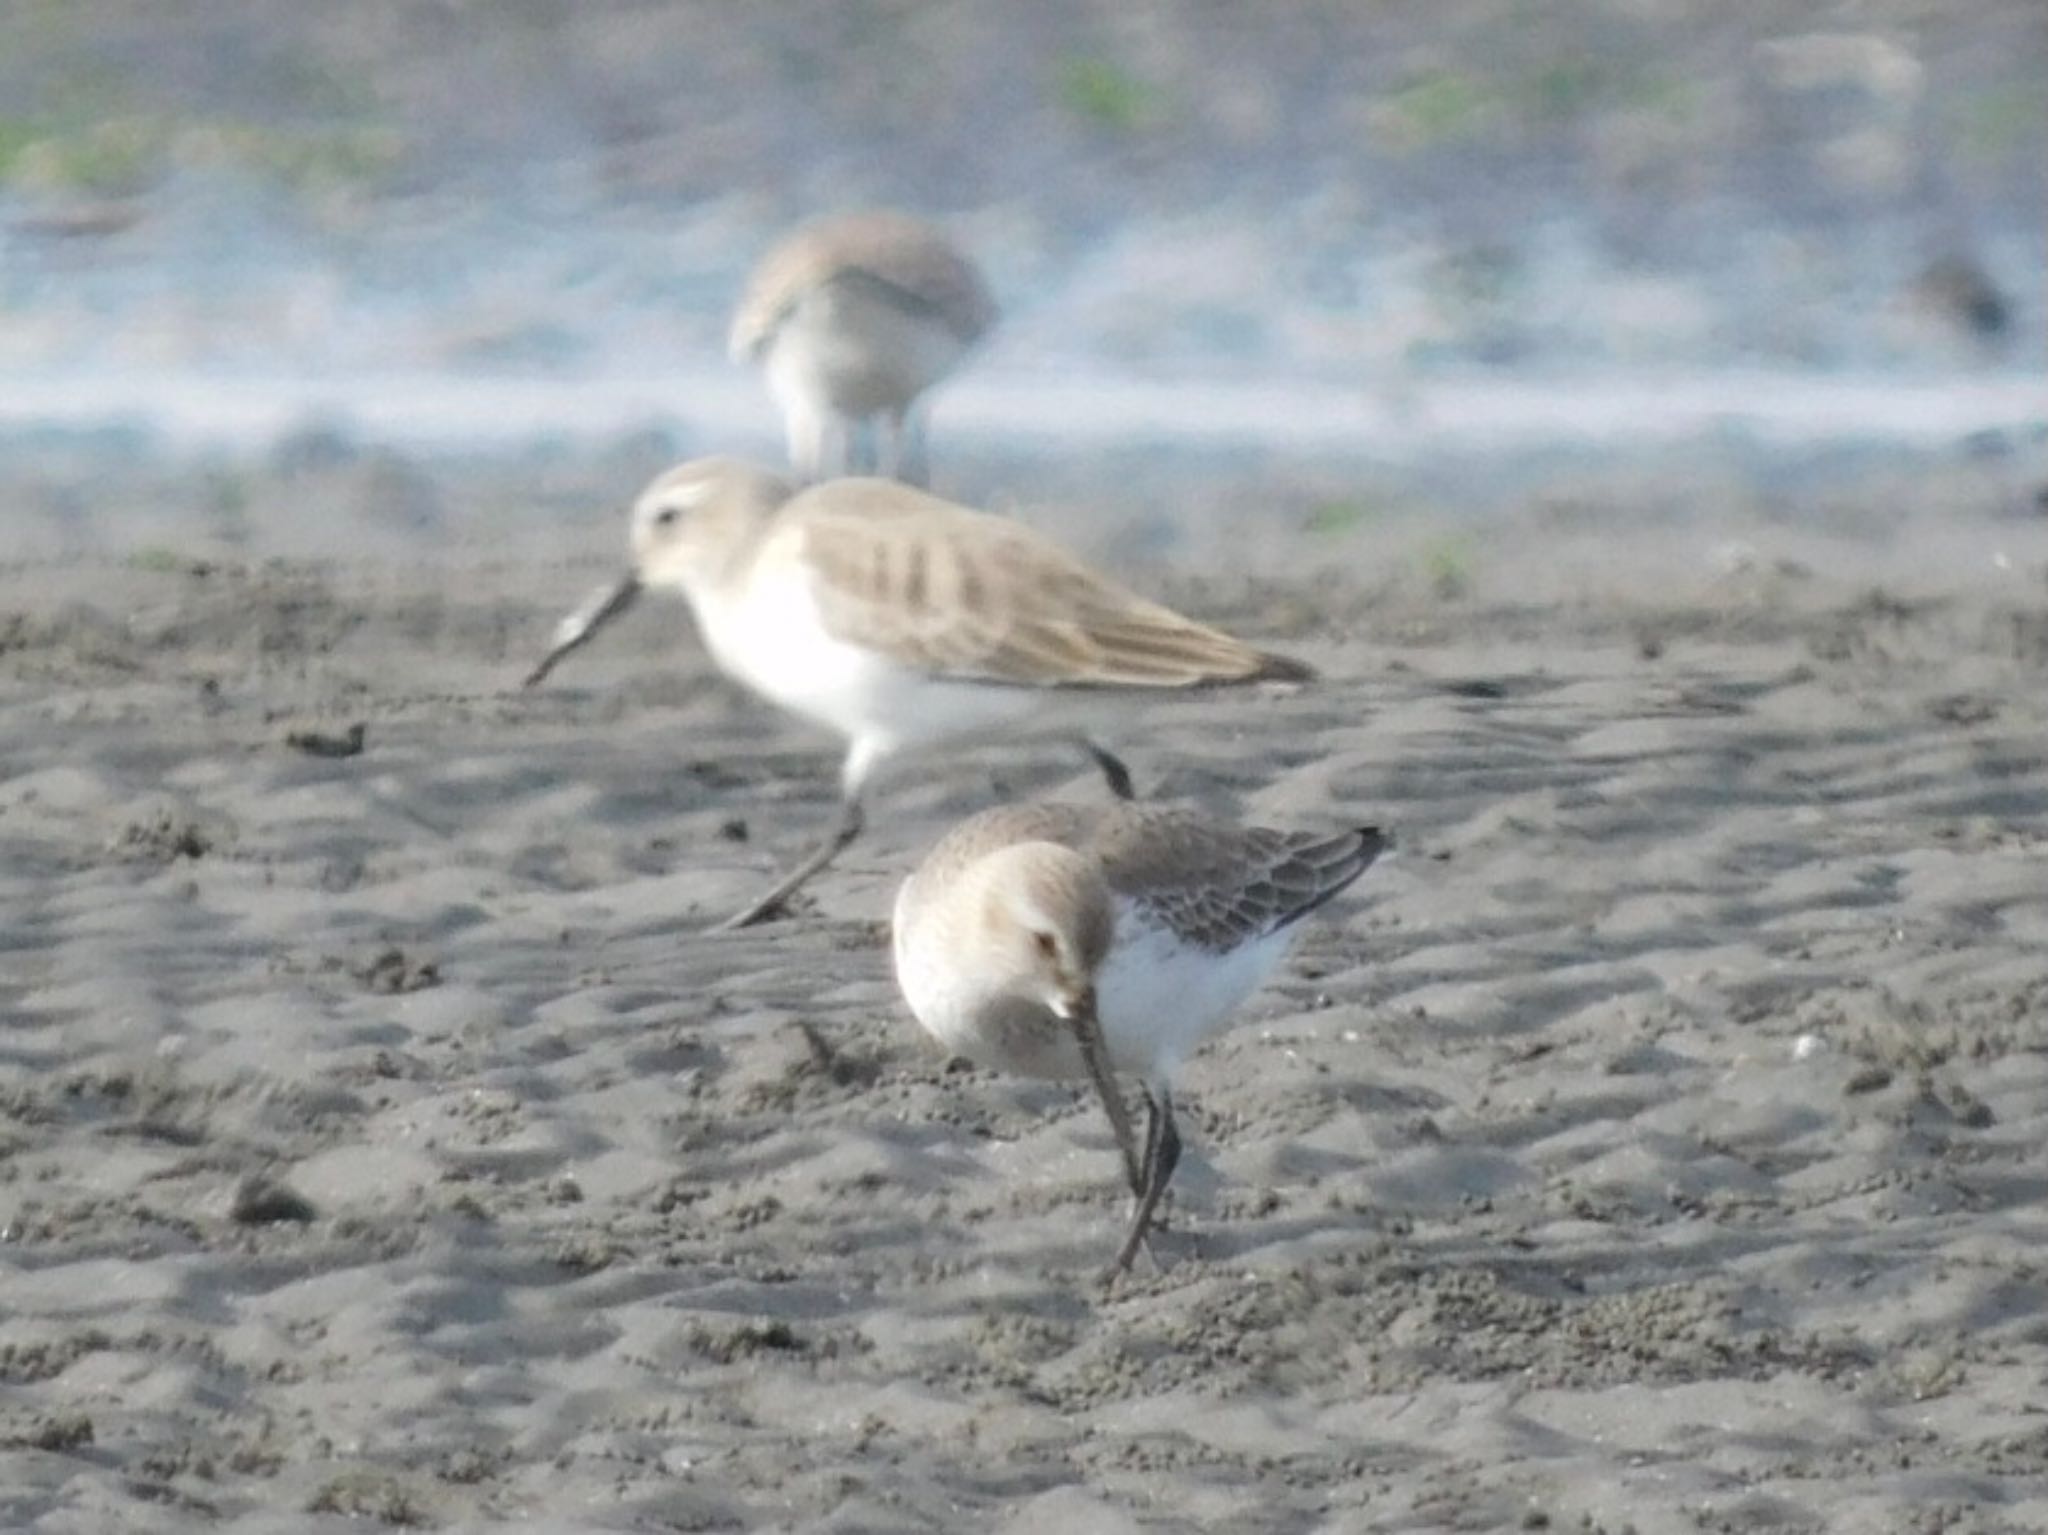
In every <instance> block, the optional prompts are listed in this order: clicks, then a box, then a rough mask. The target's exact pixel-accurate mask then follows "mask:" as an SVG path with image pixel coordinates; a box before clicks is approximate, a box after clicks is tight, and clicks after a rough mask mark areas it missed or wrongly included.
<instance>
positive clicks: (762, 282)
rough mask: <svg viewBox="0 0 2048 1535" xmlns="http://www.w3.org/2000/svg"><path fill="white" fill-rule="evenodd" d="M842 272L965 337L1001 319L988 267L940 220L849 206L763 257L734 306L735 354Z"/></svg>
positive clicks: (760, 342) (759, 343)
mask: <svg viewBox="0 0 2048 1535" xmlns="http://www.w3.org/2000/svg"><path fill="white" fill-rule="evenodd" d="M842 278H851V279H853V280H855V281H861V282H868V283H873V284H875V285H876V286H877V287H878V288H880V289H884V290H886V291H887V294H888V296H889V298H890V299H891V301H892V302H895V303H897V304H899V305H901V306H902V307H904V308H906V309H909V310H913V311H915V312H917V313H919V314H923V315H928V316H929V317H930V318H931V319H933V320H934V321H936V322H937V323H938V324H940V325H942V326H944V327H945V328H946V329H947V330H948V331H950V332H951V333H952V334H953V335H954V336H955V337H956V338H957V339H958V340H959V341H961V342H962V343H963V344H971V343H973V342H975V341H978V340H980V339H981V337H982V336H984V335H986V334H987V333H988V330H989V328H990V327H991V326H993V325H994V324H995V322H996V318H997V310H996V302H995V299H994V298H993V297H992V296H990V294H989V291H988V284H987V283H986V282H984V281H983V280H982V276H981V273H980V271H979V270H978V269H977V268H976V267H975V265H974V263H973V262H971V261H969V260H968V259H967V258H966V257H965V256H963V255H962V254H961V253H960V252H959V250H958V249H957V248H956V247H955V246H954V245H953V243H952V241H950V240H948V239H947V238H946V237H945V235H944V234H943V233H941V232H940V231H939V230H938V229H936V228H935V227H934V226H932V225H930V224H928V223H926V222H925V221H924V220H923V219H917V218H912V217H910V216H909V215H907V214H902V213H891V212H887V211H882V210H875V211H871V212H861V213H842V214H837V215H834V216H831V217H827V218H821V219H817V220H814V221H813V222H811V223H809V224H806V225H804V226H803V227H802V228H800V229H798V230H796V231H795V232H794V233H793V234H791V235H789V236H788V237H787V238H786V239H784V240H783V241H782V242H781V243H780V244H778V245H776V246H775V247H774V248H773V249H771V250H770V251H769V252H768V254H767V255H765V256H763V257H762V258H761V260H760V262H759V263H758V264H757V265H756V266H755V268H754V270H753V272H752V274H751V275H750V276H749V277H748V279H747V286H746V290H745V291H744V292H743V293H742V294H741V296H740V301H739V304H738V307H737V308H735V309H734V311H733V317H732V333H731V349H732V355H733V357H734V358H735V359H736V360H740V361H745V360H747V359H749V358H755V357H758V356H759V355H760V353H761V349H762V348H763V347H764V346H766V345H767V343H768V341H769V339H770V338H771V337H772V336H773V335H774V333H775V329H776V327H777V326H778V325H780V324H781V323H782V322H783V321H784V320H785V319H786V318H788V316H789V312H790V310H791V309H792V308H794V307H795V305H796V303H797V301H798V300H799V299H800V298H801V297H802V296H803V294H804V293H805V292H806V291H807V290H809V289H811V288H815V287H819V286H821V285H822V284H825V283H828V282H832V281H834V280H835V279H842Z"/></svg>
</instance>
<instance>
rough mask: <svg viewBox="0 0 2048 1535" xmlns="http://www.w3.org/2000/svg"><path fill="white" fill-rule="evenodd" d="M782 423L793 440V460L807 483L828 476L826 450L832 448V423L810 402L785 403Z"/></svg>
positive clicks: (791, 445) (791, 449) (791, 458)
mask: <svg viewBox="0 0 2048 1535" xmlns="http://www.w3.org/2000/svg"><path fill="white" fill-rule="evenodd" d="M782 424H783V426H784V428H785V429H786V431H787V434H788V437H789V461H790V462H791V463H792V464H794V465H795V466H796V472H797V473H798V474H799V475H801V476H802V477H803V478H804V479H805V480H808V481H813V482H815V481H817V480H820V479H822V478H824V475H825V451H826V449H827V448H828V447H829V446H830V445H831V431H832V426H831V421H830V420H829V418H828V417H827V416H826V414H825V412H823V411H821V410H817V409H815V408H813V407H812V405H811V404H810V403H809V402H808V401H807V400H801V399H794V400H785V402H784V405H783V415H782Z"/></svg>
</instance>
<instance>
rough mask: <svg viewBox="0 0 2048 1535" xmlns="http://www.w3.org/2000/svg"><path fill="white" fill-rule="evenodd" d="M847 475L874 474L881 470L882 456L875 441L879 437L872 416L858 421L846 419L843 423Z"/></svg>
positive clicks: (850, 418)
mask: <svg viewBox="0 0 2048 1535" xmlns="http://www.w3.org/2000/svg"><path fill="white" fill-rule="evenodd" d="M845 430H846V458H845V460H844V464H845V472H846V473H847V474H875V473H878V472H879V471H880V469H881V462H882V454H881V448H880V445H879V443H878V441H877V438H878V436H879V435H880V434H879V433H878V432H877V430H876V427H875V420H874V417H872V416H863V417H860V418H859V419H855V418H852V417H848V418H847V419H846V422H845Z"/></svg>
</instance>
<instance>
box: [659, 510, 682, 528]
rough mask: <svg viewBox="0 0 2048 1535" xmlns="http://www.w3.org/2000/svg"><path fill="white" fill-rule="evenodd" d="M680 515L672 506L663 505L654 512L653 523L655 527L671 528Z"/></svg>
mask: <svg viewBox="0 0 2048 1535" xmlns="http://www.w3.org/2000/svg"><path fill="white" fill-rule="evenodd" d="M682 515H683V514H682V513H681V512H679V511H677V510H676V509H675V508H674V507H672V506H664V507H663V508H662V509H661V510H660V511H658V512H656V513H655V514H654V525H655V526H656V527H657V528H672V527H674V526H675V525H676V519H677V518H678V517H680V516H682Z"/></svg>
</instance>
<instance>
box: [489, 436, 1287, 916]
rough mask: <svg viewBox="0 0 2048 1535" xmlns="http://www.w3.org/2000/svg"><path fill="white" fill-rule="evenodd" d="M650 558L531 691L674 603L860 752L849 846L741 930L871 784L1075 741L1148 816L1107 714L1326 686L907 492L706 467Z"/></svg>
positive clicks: (646, 499) (640, 546) (847, 797)
mask: <svg viewBox="0 0 2048 1535" xmlns="http://www.w3.org/2000/svg"><path fill="white" fill-rule="evenodd" d="M631 543H632V550H633V568H632V570H631V571H629V572H628V573H627V574H626V575H625V576H624V577H622V578H621V579H620V580H618V581H617V582H615V583H613V584H612V585H611V586H609V587H607V588H605V589H604V590H602V591H600V592H598V593H597V594H595V596H594V597H593V598H592V599H591V601H590V602H589V603H587V604H585V606H584V607H582V608H580V609H578V611H577V612H576V613H574V614H572V615H570V617H569V618H568V619H567V620H565V621H564V622H563V624H562V625H561V626H560V627H559V628H558V629H557V631H556V635H555V641H554V644H553V646H552V648H551V649H550V650H549V651H548V653H547V655H546V656H544V657H543V658H542V660H541V662H540V664H539V665H537V666H536V667H535V668H534V669H533V670H532V671H531V672H530V673H529V674H528V676H527V682H528V684H529V685H531V684H534V683H537V682H539V681H540V680H541V679H543V678H544V677H546V676H547V675H548V673H549V671H550V670H551V669H552V668H553V666H554V665H555V663H556V662H557V661H558V660H560V659H561V658H562V657H563V656H566V655H568V654H569V653H570V652H572V651H573V650H575V649H577V648H578V647H580V646H582V645H583V644H585V643H586V642H588V640H589V639H590V638H591V637H592V636H593V635H594V634H596V633H597V631H598V630H599V628H601V627H602V626H603V625H604V624H606V623H608V622H610V621H611V620H612V619H613V618H614V617H616V616H617V615H618V614H619V613H621V612H623V611H625V609H626V608H627V607H628V606H630V605H631V603H632V602H633V600H634V598H635V596H636V594H638V593H639V592H641V591H643V590H646V589H649V588H668V589H671V590H674V591H678V592H680V593H682V594H683V595H684V596H686V597H687V598H688V600H689V602H690V606H691V609H692V611H693V612H694V613H695V616H696V618H697V624H698V628H699V631H700V633H701V634H702V636H703V638H704V642H705V645H706V647H707V648H708V649H709V650H710V652H711V655H712V658H713V659H714V660H715V661H716V662H717V664H718V666H719V667H720V669H721V670H723V671H724V672H725V673H726V674H727V675H728V676H730V677H732V678H733V679H735V680H736V681H738V682H741V683H743V684H745V685H746V686H748V687H750V688H752V689H753V690H754V691H756V692H758V693H760V694H761V695H762V696H763V697H765V698H768V699H770V700H771V701H773V702H775V703H777V704H780V705H781V706H782V707H783V708H785V709H787V710H789V711H790V712H792V713H794V714H797V715H800V716H802V717H804V718H806V719H809V720H812V721H814V722H816V723H818V724H821V725H824V726H826V727H828V728H830V729H833V730H836V731H838V732H839V733H840V735H841V736H842V737H843V738H844V739H845V740H846V742H847V753H846V758H845V761H844V764H843V766H842V768H841V772H840V815H839V819H838V822H837V824H836V826H835V828H834V830H833V832H832V835H831V836H830V837H829V838H827V839H826V841H825V843H824V844H822V845H821V846H820V848H819V849H818V850H817V851H816V852H815V853H814V854H813V855H812V856H811V857H810V858H809V859H807V860H805V861H804V862H803V863H801V864H799V865H798V866H797V867H796V868H795V869H794V870H792V871H791V873H790V874H789V875H788V876H787V877H786V878H784V879H783V880H782V881H780V882H778V883H777V885H776V886H775V887H774V888H773V889H771V890H770V891H768V892H767V894H765V895H764V896H762V897H761V899H760V900H758V901H756V902H754V903H753V904H752V905H750V906H749V907H747V908H746V909H745V910H744V911H742V912H741V913H740V914H739V916H738V917H737V918H735V919H734V924H735V925H744V924H745V923H746V922H752V921H756V920H758V919H759V918H760V917H762V916H763V915H766V914H767V913H768V912H770V911H773V910H775V909H776V908H777V907H778V906H779V905H780V904H781V903H782V902H783V900H785V899H786V898H787V897H788V896H789V895H790V894H791V893H792V892H793V891H795V890H796V889H797V888H799V887H800V886H801V885H802V884H803V883H804V881H806V880H807V879H809V878H810V877H811V875H813V874H815V873H816V872H817V871H818V870H819V869H821V868H823V867H824V866H825V865H826V864H827V863H829V862H830V861H831V860H832V859H833V858H834V857H836V856H837V855H838V853H839V852H840V851H842V850H843V849H844V848H845V847H846V846H847V845H849V844H850V843H851V842H852V841H853V839H854V838H856V837H857V836H858V835H859V834H860V831H861V829H862V826H863V825H864V823H865V811H864V808H863V801H864V795H865V792H866V789H867V786H868V784H869V783H870V782H871V780H872V779H873V777H874V775H875V773H876V772H877V771H878V770H879V769H880V768H881V767H883V766H884V765H885V764H887V763H890V762H893V761H895V760H898V759H900V758H902V757H904V756H906V755H909V754H914V753H918V752H922V751H928V750H930V749H932V748H934V747H936V746H939V745H941V744H944V743H953V742H960V743H964V742H969V741H986V740H989V739H991V738H994V737H998V736H1005V735H1029V734H1036V735H1058V736H1061V737H1064V738H1065V739H1067V740H1069V741H1072V742H1074V743H1076V744H1079V745H1081V746H1082V747H1083V748H1084V749H1085V750H1086V751H1087V753H1088V755H1089V756H1090V758H1091V759H1092V760H1093V761H1094V762H1095V764H1096V766H1097V767H1099V768H1100V769H1101V770H1102V773H1103V776H1104V778H1105V780H1106V781H1107V783H1108V785H1109V788H1110V791H1111V793H1113V794H1115V795H1117V796H1118V797H1119V798H1124V799H1128V798H1131V797H1132V796H1133V794H1134V789H1133V786H1132V782H1131V777H1130V773H1129V771H1128V769H1126V768H1125V766H1124V765H1123V763H1122V762H1121V761H1119V760H1118V759H1117V757H1116V756H1115V755H1114V754H1113V753H1112V752H1111V751H1109V749H1108V748H1106V747H1104V746H1103V745H1101V744H1100V743H1099V742H1098V741H1096V740H1095V739H1094V738H1093V737H1092V736H1091V735H1090V734H1088V732H1087V729H1086V727H1085V726H1084V725H1083V723H1082V719H1081V717H1082V716H1085V715H1087V714H1088V713H1089V712H1090V711H1091V709H1092V708H1094V706H1096V705H1097V704H1099V703H1100V702H1101V700H1102V699H1103V698H1105V697H1110V696H1117V695H1130V694H1141V693H1159V692H1184V691H1187V690H1189V689H1193V688H1200V687H1219V688H1221V687H1231V686H1237V685H1243V684H1248V683H1254V682H1262V681H1276V682H1301V681H1305V680H1308V679H1309V678H1310V677H1311V676H1312V675H1313V673H1312V672H1311V671H1310V669H1309V668H1308V667H1307V666H1305V665H1303V664H1302V663H1300V662H1298V661H1295V660H1292V659H1290V658H1288V657H1285V656H1277V655H1273V654H1270V653H1269V652H1266V651H1263V650H1260V649H1258V648H1257V647H1255V646H1252V645H1247V644H1245V643H1244V642H1243V641H1241V640H1237V639H1234V638H1232V637H1231V636H1230V635H1227V634H1224V633H1222V632H1221V631H1219V630H1215V629H1211V628H1209V627H1207V626H1206V625H1203V624H1199V623H1196V622H1195V621H1194V620H1192V619H1189V618H1184V617H1182V616H1181V615H1179V614H1177V613H1175V612H1173V611H1172V610H1171V609H1168V608H1165V607H1162V606H1160V605H1159V604H1157V603H1154V602H1148V601H1146V600H1145V599H1144V598H1142V597H1139V596H1137V595H1135V594H1134V593H1132V592H1129V591H1126V590H1125V589H1124V588H1123V587H1121V586H1119V585H1117V584H1116V583H1114V582H1112V581H1110V580H1109V579H1108V578H1106V577H1104V576H1101V575H1098V574H1096V573H1095V572H1093V571H1091V570H1089V569H1088V568H1087V567H1086V566H1085V565H1083V564H1081V563H1080V562H1079V561H1078V560H1075V559H1074V558H1073V557H1072V556H1070V555H1068V554H1067V553H1065V552H1064V551H1063V550H1061V549H1060V548H1058V547H1057V546H1056V545H1054V544H1052V543H1051V542H1049V541H1048V540H1046V539H1044V538H1041V537H1040V536H1039V535H1038V534H1036V533H1034V532H1032V531H1031V530H1030V529H1028V528H1026V527H1024V526H1022V525H1020V524H1018V523H1015V522H1011V521H1009V520H1008V519H1006V518H1002V517H994V516H989V515H987V514H985V513H982V512H976V511H971V510H969V509H968V508H966V507H962V506H955V505H953V504H952V503H950V502H947V501H942V500H940V499H938V498H937V497H934V496H929V495H926V494H924V493H923V492H921V491H917V490H914V489H912V488H910V487H908V486H905V485H900V484H896V483H894V482H892V481H888V480H834V481H829V482H827V483H825V484H823V485H817V486H813V487H811V488H810V489H808V490H802V491H799V490H797V489H796V487H795V486H794V485H793V484H792V483H791V482H790V481H788V480H786V479H784V478H783V477H781V476H779V475H776V474H773V473H770V472H768V471H765V470H762V469H760V468H759V467H757V466H755V465H752V464H747V463H743V462H740V461H737V460H733V459H721V458H707V459H698V460H694V461H692V462H690V463H687V464H682V465H678V466H677V467H676V468H674V469H672V470H669V471H668V472H667V473H665V474H662V475H660V476H658V477H657V478H656V479H655V480H654V481H653V483H651V484H650V485H649V486H648V487H647V489H646V490H645V491H644V492H643V493H642V494H641V496H640V498H639V499H638V501H637V502H636V503H635V504H634V509H633V523H632V534H631ZM1055 695H1084V696H1070V697H1059V696H1055ZM1086 695H1092V696H1086Z"/></svg>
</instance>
